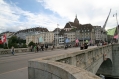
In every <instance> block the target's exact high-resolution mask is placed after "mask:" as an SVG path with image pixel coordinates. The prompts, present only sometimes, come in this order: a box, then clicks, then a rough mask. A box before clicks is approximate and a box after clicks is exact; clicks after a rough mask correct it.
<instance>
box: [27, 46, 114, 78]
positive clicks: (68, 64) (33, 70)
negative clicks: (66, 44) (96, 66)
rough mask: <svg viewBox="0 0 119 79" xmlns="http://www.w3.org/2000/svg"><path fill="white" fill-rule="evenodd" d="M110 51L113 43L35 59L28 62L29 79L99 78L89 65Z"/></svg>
mask: <svg viewBox="0 0 119 79" xmlns="http://www.w3.org/2000/svg"><path fill="white" fill-rule="evenodd" d="M109 51H112V46H111V45H107V46H99V47H97V48H92V49H86V50H81V51H73V52H70V53H66V54H61V55H55V56H50V57H45V58H39V59H33V60H30V61H29V63H28V76H29V79H99V78H98V77H97V76H95V75H94V74H92V73H90V72H88V71H90V69H89V68H88V66H90V65H91V64H92V63H93V62H95V61H97V60H99V59H100V58H103V56H104V54H108V53H109ZM84 69H86V70H88V71H86V70H84ZM95 72H96V71H95ZM86 74H87V75H86ZM45 75H48V76H51V78H47V77H46V76H45ZM84 75H85V76H84ZM55 77H56V78H55ZM70 77H71V78H70Z"/></svg>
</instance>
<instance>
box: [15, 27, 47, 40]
mask: <svg viewBox="0 0 119 79" xmlns="http://www.w3.org/2000/svg"><path fill="white" fill-rule="evenodd" d="M41 32H49V31H48V29H47V28H42V27H35V28H29V29H24V30H19V31H17V32H16V34H15V35H16V36H17V37H19V38H21V39H24V40H25V39H26V36H28V35H32V34H34V35H35V34H39V33H41Z"/></svg>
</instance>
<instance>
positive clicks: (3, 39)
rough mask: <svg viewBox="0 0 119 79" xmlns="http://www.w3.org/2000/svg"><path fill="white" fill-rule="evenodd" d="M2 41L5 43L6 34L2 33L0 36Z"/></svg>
mask: <svg viewBox="0 0 119 79" xmlns="http://www.w3.org/2000/svg"><path fill="white" fill-rule="evenodd" d="M1 40H2V42H3V43H5V42H6V35H5V34H4V35H3V36H2V38H1Z"/></svg>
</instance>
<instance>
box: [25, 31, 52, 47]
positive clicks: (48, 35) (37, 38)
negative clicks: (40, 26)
mask: <svg viewBox="0 0 119 79" xmlns="http://www.w3.org/2000/svg"><path fill="white" fill-rule="evenodd" d="M31 41H33V42H34V43H43V44H46V43H47V44H53V41H54V33H53V32H41V33H38V34H32V35H27V36H26V45H28V44H29V43H30V42H31Z"/></svg>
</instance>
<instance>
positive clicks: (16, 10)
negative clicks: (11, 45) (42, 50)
mask: <svg viewBox="0 0 119 79" xmlns="http://www.w3.org/2000/svg"><path fill="white" fill-rule="evenodd" d="M102 2H103V3H102ZM118 7H119V5H118V0H73V1H72V0H71V1H69V0H0V33H1V32H4V31H12V32H15V31H18V30H22V29H26V28H32V27H39V26H40V27H45V28H48V30H49V31H52V30H54V29H55V28H56V27H57V24H59V26H58V27H59V28H63V27H64V26H65V24H66V23H67V22H69V21H72V22H73V21H74V19H75V16H76V14H77V17H78V19H79V22H80V23H81V24H87V23H90V24H92V25H94V26H96V25H98V26H101V27H102V26H103V25H104V22H105V20H106V18H107V15H108V13H109V10H110V8H111V9H112V11H111V14H110V17H109V20H108V22H107V26H106V29H110V28H113V27H115V26H116V18H115V17H112V15H113V14H115V13H116V11H117V14H118V11H119V8H118ZM117 18H119V17H117Z"/></svg>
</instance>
